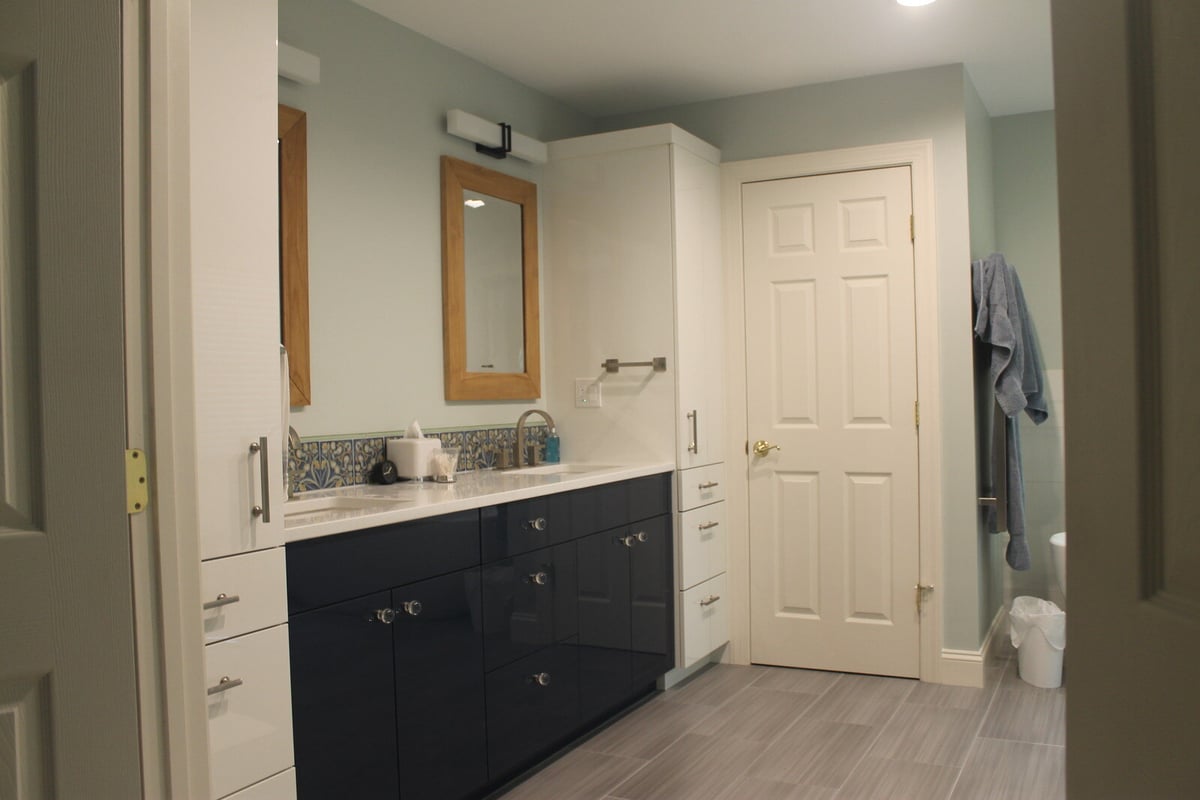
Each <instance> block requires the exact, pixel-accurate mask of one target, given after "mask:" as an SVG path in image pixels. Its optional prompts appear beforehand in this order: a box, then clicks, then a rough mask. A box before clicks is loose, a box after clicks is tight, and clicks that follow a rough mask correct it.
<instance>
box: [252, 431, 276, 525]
mask: <svg viewBox="0 0 1200 800" xmlns="http://www.w3.org/2000/svg"><path fill="white" fill-rule="evenodd" d="M250 452H251V453H258V477H259V481H260V483H261V485H262V505H261V506H254V507H253V508H251V509H250V516H252V517H255V518H257V517H262V521H263V522H270V521H271V473H270V472H269V471H268V469H267V464H269V463H270V462H271V457H270V456H268V455H267V437H265V436H260V437H258V441H257V442H251V443H250Z"/></svg>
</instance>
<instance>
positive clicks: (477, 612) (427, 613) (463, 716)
mask: <svg viewBox="0 0 1200 800" xmlns="http://www.w3.org/2000/svg"><path fill="white" fill-rule="evenodd" d="M392 607H393V608H394V609H395V610H396V619H395V622H394V624H393V625H392V629H393V634H394V650H393V658H394V662H395V672H396V678H395V680H396V684H395V685H396V705H395V715H396V744H397V748H398V753H399V764H400V796H401V797H403V798H404V800H454V799H455V798H461V797H468V796H471V795H472V794H474V793H475V792H476V791H477V790H479V789H480V788H481V787H483V786H484V784H486V783H487V780H488V771H487V731H486V724H485V717H484V713H485V711H484V673H483V634H482V630H483V621H482V607H481V599H480V571H479V568H478V567H475V568H472V569H466V570H461V571H459V572H452V573H450V574H448V575H442V576H441V577H437V578H431V579H429V580H425V581H420V582H418V583H411V584H408V585H407V586H401V587H398V588H396V589H393V590H392ZM334 796H338V797H353V796H355V795H354V794H353V793H347V792H342V793H339V794H337V795H330V797H334Z"/></svg>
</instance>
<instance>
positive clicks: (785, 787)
mask: <svg viewBox="0 0 1200 800" xmlns="http://www.w3.org/2000/svg"><path fill="white" fill-rule="evenodd" d="M835 797H837V790H836V789H830V788H827V787H825V786H797V785H796V784H794V783H783V782H782V781H764V780H762V779H761V778H741V779H740V780H739V781H738V782H737V783H734V784H732V785H730V786H729V788H727V789H726V790H725V791H724V792H722V793H721V794H720V795H718V796H717V800H833V798H835Z"/></svg>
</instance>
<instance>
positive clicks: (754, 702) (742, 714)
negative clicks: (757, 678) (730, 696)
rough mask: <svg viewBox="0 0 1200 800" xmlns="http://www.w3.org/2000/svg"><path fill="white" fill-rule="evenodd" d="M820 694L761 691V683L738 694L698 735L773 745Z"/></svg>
mask: <svg viewBox="0 0 1200 800" xmlns="http://www.w3.org/2000/svg"><path fill="white" fill-rule="evenodd" d="M817 697H818V695H815V694H804V693H803V692H784V691H778V690H775V689H760V688H758V686H757V684H756V685H754V686H749V687H747V688H746V690H745V691H743V692H741V693H740V694H738V696H737V699H736V700H735V701H734V702H732V703H726V704H725V705H723V706H721V707H720V708H718V709H717V710H716V711H714V712H713V713H712V714H710V715H709V716H708V717H706V718H705V720H704V721H703V722H701V723H700V724H699V725H697V726H696V728H695V732H696V733H701V734H705V735H710V736H736V737H737V738H739V739H749V740H751V741H755V742H773V741H775V739H777V738H779V734H781V733H783V732H784V731H785V730H786V729H787V728H788V726H790V725H791V724H792V723H793V722H795V721H796V720H797V719H799V718H800V715H801V714H803V713H804V711H805V710H806V709H807V708H808V707H809V706H811V705H812V704H813V703H814V702H815V701H816V699H817Z"/></svg>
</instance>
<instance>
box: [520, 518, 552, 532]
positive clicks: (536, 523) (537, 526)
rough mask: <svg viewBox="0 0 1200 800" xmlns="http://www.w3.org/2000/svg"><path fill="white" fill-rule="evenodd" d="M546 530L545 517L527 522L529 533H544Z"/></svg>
mask: <svg viewBox="0 0 1200 800" xmlns="http://www.w3.org/2000/svg"><path fill="white" fill-rule="evenodd" d="M546 528H547V523H546V518H545V517H538V518H537V519H531V520H527V521H526V522H525V530H527V531H544V530H546Z"/></svg>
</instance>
